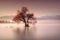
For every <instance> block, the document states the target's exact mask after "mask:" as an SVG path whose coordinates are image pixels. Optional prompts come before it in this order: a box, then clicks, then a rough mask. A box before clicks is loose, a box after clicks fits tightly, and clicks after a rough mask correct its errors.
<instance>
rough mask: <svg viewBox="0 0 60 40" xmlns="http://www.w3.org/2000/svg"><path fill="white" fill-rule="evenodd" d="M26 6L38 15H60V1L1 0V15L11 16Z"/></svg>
mask: <svg viewBox="0 0 60 40" xmlns="http://www.w3.org/2000/svg"><path fill="white" fill-rule="evenodd" d="M22 6H26V7H27V8H28V9H29V10H30V11H29V12H31V13H35V15H36V16H42V15H60V1H39V0H0V16H11V15H14V14H16V12H17V10H18V9H19V10H20V9H21V7H22Z"/></svg>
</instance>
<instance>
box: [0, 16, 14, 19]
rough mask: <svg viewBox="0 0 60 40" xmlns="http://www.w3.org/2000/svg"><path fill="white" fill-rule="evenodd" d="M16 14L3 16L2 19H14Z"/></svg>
mask: <svg viewBox="0 0 60 40" xmlns="http://www.w3.org/2000/svg"><path fill="white" fill-rule="evenodd" d="M13 17H14V16H2V17H0V19H12V18H13Z"/></svg>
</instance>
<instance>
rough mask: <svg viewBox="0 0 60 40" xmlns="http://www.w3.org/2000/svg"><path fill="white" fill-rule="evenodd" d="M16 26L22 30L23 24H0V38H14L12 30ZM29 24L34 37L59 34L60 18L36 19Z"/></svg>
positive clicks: (53, 36) (47, 36)
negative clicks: (33, 22)
mask: <svg viewBox="0 0 60 40" xmlns="http://www.w3.org/2000/svg"><path fill="white" fill-rule="evenodd" d="M17 26H18V27H19V28H20V30H21V31H23V30H24V24H0V38H14V32H13V30H14V29H16V28H17ZM30 26H31V27H30V31H31V33H32V35H33V37H35V38H49V37H50V38H55V37H58V36H59V35H60V34H59V33H60V20H40V21H39V20H38V21H37V23H36V24H30ZM8 35H9V36H8Z"/></svg>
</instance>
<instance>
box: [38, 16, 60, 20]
mask: <svg viewBox="0 0 60 40" xmlns="http://www.w3.org/2000/svg"><path fill="white" fill-rule="evenodd" d="M37 19H38V20H52V19H54V20H60V15H55V16H42V17H38V18H37Z"/></svg>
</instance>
